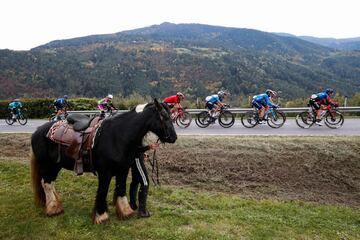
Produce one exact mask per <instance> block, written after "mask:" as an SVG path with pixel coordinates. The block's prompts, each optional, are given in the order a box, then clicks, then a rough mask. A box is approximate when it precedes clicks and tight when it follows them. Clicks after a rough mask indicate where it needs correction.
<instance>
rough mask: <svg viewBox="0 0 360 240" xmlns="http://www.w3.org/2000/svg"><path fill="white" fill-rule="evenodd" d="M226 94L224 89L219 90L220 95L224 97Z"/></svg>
mask: <svg viewBox="0 0 360 240" xmlns="http://www.w3.org/2000/svg"><path fill="white" fill-rule="evenodd" d="M225 95H226V93H225V92H224V91H219V92H218V96H219V97H221V98H223V97H224V96H225Z"/></svg>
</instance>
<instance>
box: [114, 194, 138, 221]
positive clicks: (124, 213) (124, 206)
mask: <svg viewBox="0 0 360 240" xmlns="http://www.w3.org/2000/svg"><path fill="white" fill-rule="evenodd" d="M134 214H135V212H134V210H133V209H131V207H130V205H129V202H128V200H127V198H126V197H118V198H117V201H116V215H117V216H118V218H119V219H121V220H125V219H128V218H131V217H132V216H134Z"/></svg>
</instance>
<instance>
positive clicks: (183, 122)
mask: <svg viewBox="0 0 360 240" xmlns="http://www.w3.org/2000/svg"><path fill="white" fill-rule="evenodd" d="M171 119H172V121H173V123H176V125H177V126H179V127H180V128H187V127H188V126H190V124H191V121H192V117H191V114H190V113H189V112H187V111H186V109H184V108H178V109H177V111H175V112H174V113H172V114H171Z"/></svg>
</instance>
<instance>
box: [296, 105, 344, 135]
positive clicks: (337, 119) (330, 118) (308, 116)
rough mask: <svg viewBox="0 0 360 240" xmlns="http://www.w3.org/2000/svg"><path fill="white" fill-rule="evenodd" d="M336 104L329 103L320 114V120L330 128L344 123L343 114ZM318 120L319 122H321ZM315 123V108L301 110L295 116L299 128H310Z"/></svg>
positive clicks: (335, 127)
mask: <svg viewBox="0 0 360 240" xmlns="http://www.w3.org/2000/svg"><path fill="white" fill-rule="evenodd" d="M338 106H339V105H338V104H337V103H334V104H330V105H328V106H326V109H324V110H322V112H321V114H320V119H321V121H323V120H324V123H325V125H326V126H327V127H329V128H332V129H337V128H340V127H341V126H342V125H343V124H344V116H343V115H342V113H341V112H339V111H338V110H337V108H338ZM321 121H320V122H321ZM315 123H316V110H315V109H313V107H311V106H310V107H309V110H308V111H305V112H301V113H299V114H298V115H297V116H296V124H297V125H298V126H299V127H301V128H310V127H312V126H313V125H314V124H315Z"/></svg>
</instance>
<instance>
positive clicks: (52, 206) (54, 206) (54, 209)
mask: <svg viewBox="0 0 360 240" xmlns="http://www.w3.org/2000/svg"><path fill="white" fill-rule="evenodd" d="M54 183H55V182H54V181H52V182H51V183H46V182H45V181H44V180H43V181H41V184H42V186H43V188H44V192H45V197H46V207H45V212H46V215H48V216H55V215H58V214H61V213H63V212H64V209H63V207H62V205H61V201H60V197H59V194H58V193H57V192H56V191H55V187H54Z"/></svg>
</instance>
